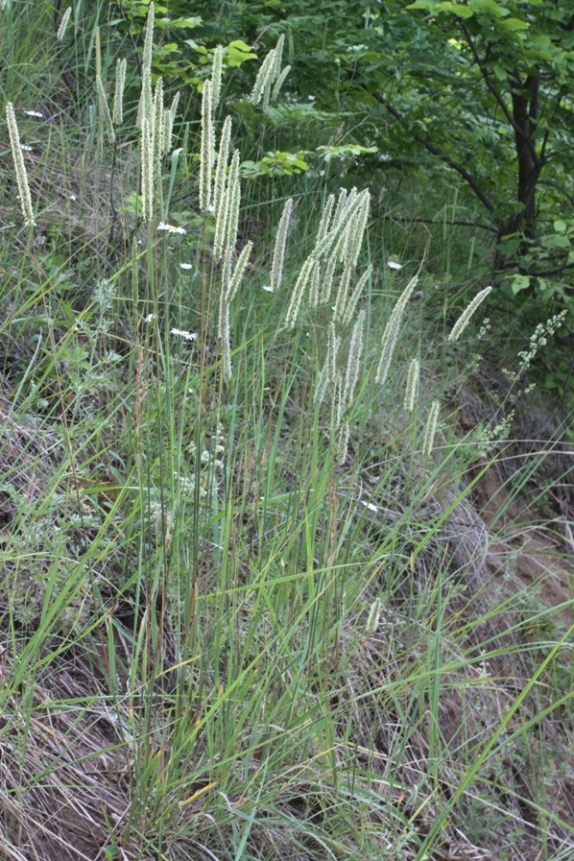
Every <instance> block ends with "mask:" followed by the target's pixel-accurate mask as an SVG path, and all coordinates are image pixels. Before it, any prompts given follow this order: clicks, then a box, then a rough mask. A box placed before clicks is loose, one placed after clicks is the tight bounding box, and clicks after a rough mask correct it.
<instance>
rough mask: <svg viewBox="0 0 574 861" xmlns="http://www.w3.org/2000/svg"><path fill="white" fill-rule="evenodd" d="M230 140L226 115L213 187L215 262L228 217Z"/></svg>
mask: <svg viewBox="0 0 574 861" xmlns="http://www.w3.org/2000/svg"><path fill="white" fill-rule="evenodd" d="M230 142H231V117H226V119H225V122H224V123H223V129H222V132H221V140H220V142H219V153H218V157H217V168H216V171H215V183H214V187H213V208H214V210H215V235H214V238H213V256H214V258H215V260H216V262H217V263H219V261H220V260H221V256H222V254H223V247H224V244H225V241H226V235H227V221H228V219H229V204H230V196H231V195H230V193H229V191H228V182H227V162H228V161H229V146H230Z"/></svg>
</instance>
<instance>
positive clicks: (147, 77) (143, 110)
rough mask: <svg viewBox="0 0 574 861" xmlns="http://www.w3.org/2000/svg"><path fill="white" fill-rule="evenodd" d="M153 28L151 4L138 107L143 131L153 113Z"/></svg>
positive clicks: (150, 6) (139, 121) (138, 118)
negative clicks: (145, 121)
mask: <svg viewBox="0 0 574 861" xmlns="http://www.w3.org/2000/svg"><path fill="white" fill-rule="evenodd" d="M153 28H154V6H153V3H150V5H149V9H148V14H147V20H146V28H145V37H144V49H143V58H142V90H141V95H140V101H139V105H138V116H137V126H138V128H140V129H141V126H142V120H143V118H144V117H148V119H149V117H150V113H151V99H152V96H151V61H152V54H153Z"/></svg>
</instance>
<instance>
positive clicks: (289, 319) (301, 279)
mask: <svg viewBox="0 0 574 861" xmlns="http://www.w3.org/2000/svg"><path fill="white" fill-rule="evenodd" d="M314 265H315V258H314V257H313V255H312V254H311V255H310V256H309V257H308V258H307V259H306V260H305V262H304V263H303V266H302V267H301V271H300V272H299V276H298V278H297V280H296V282H295V286H294V288H293V292H292V294H291V301H290V302H289V307H288V308H287V315H286V317H285V326H286V327H287V328H288V329H292V328H293V327H294V326H295V321H296V320H297V314H298V313H299V308H300V307H301V302H302V300H303V293H304V291H305V287H306V286H307V282H308V281H309V277H310V275H311V272H312V270H313V267H314Z"/></svg>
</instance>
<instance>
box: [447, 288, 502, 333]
mask: <svg viewBox="0 0 574 861" xmlns="http://www.w3.org/2000/svg"><path fill="white" fill-rule="evenodd" d="M491 290H492V287H485V288H484V290H481V291H480V293H477V294H476V296H475V297H474V299H473V300H472V302H471V303H470V304H469V305H468V306H467V307H466V308H465V310H464V311H463V312H462V314H461V315H460V317H459V318H458V320H457V321H456V323H455V324H454V326H453V327H452V331H451V333H450V335H449V336H448V339H449V341H456V340H457V339H458V338H460V336H461V335H462V333H463V332H464V330H465V329H466V327H467V325H468V322H469V320H470V318H471V317H472V315H473V314H474V312H475V311H476V309H477V308H478V306H479V305H480V304H481V302H483V301H484V300H485V299H486V297H487V296H488V294H489V293H490V291H491Z"/></svg>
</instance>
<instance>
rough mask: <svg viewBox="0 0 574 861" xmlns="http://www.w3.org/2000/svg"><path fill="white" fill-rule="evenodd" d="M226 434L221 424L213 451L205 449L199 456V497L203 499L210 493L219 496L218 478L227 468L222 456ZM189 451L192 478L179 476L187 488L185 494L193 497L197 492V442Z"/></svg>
mask: <svg viewBox="0 0 574 861" xmlns="http://www.w3.org/2000/svg"><path fill="white" fill-rule="evenodd" d="M224 443H225V434H224V432H223V428H222V426H221V424H219V423H218V424H217V429H216V432H215V445H214V446H213V450H212V451H209V450H208V449H204V450H203V451H202V452H201V454H200V455H199V464H200V475H201V480H200V488H199V495H200V496H201V497H202V498H205V497H207V496H208V495H209V494H210V493H211V494H217V490H218V488H217V481H216V477H217V475H218V474H219V473H221V472H222V471H223V468H224V466H225V464H224V461H223V459H222V457H221V456H222V455H224V454H225V445H224ZM187 451H188V453H189V455H190V461H191V463H190V471H191V473H192V474H191V476H190V477H188V478H185V479H183V478H182V477H181V476H179V475H178V476H177V478H178V480H179V481H180V482H182V485H183V486H184V488H185V492H186V493H188V495H191V494H192V493H193V492H194V490H195V467H196V464H197V456H198V453H197V446H196V444H195V442H190V443H189V445H188V447H187Z"/></svg>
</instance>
